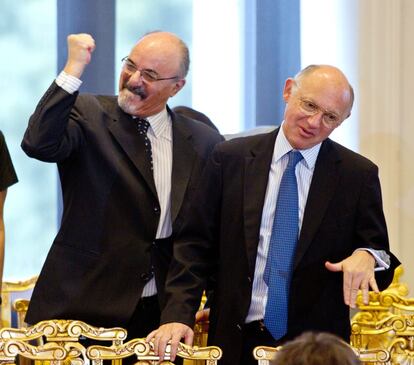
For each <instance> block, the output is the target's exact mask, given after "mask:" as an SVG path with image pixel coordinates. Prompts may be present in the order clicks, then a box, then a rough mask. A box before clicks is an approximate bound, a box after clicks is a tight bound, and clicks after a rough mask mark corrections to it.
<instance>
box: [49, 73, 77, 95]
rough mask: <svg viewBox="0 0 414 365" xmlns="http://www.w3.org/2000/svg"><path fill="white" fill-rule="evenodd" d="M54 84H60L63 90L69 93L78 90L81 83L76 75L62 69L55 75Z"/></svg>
mask: <svg viewBox="0 0 414 365" xmlns="http://www.w3.org/2000/svg"><path fill="white" fill-rule="evenodd" d="M55 81H56V84H57V85H58V86H60V87H61V88H62V89H63V90H65V91H66V92H68V93H69V94H73V93H75V92H76V91H78V90H79V88H80V86H81V85H82V81H81V80H79V79H78V78H77V77H75V76H72V75H69V74H67V73H66V72H65V71H62V72H61V73H60V74H59V75H58V77H56V80H55Z"/></svg>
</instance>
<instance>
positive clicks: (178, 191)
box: [171, 114, 196, 223]
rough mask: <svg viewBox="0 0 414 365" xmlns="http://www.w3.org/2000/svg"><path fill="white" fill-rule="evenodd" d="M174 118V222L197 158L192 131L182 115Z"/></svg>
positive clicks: (172, 216)
mask: <svg viewBox="0 0 414 365" xmlns="http://www.w3.org/2000/svg"><path fill="white" fill-rule="evenodd" d="M172 118H173V166H172V176H171V221H172V222H173V223H174V221H175V219H176V218H177V215H178V212H179V211H180V208H181V206H182V204H183V200H184V195H185V192H186V190H187V186H188V183H189V180H190V177H191V173H192V171H193V164H194V161H195V158H196V152H195V150H194V146H193V145H192V143H191V131H190V130H189V129H188V128H186V126H185V125H184V124H183V123H182V122H181V120H180V119H181V118H180V116H178V115H176V114H172Z"/></svg>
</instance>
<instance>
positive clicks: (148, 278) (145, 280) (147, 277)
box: [140, 272, 152, 282]
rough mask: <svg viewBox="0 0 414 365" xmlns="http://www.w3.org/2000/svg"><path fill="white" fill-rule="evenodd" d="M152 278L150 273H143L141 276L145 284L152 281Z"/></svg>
mask: <svg viewBox="0 0 414 365" xmlns="http://www.w3.org/2000/svg"><path fill="white" fill-rule="evenodd" d="M151 277H152V274H151V273H148V272H143V273H142V274H141V275H140V278H141V280H142V281H144V282H147V281H150V279H151Z"/></svg>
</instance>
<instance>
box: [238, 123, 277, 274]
mask: <svg viewBox="0 0 414 365" xmlns="http://www.w3.org/2000/svg"><path fill="white" fill-rule="evenodd" d="M278 131H279V128H278V129H277V130H275V131H273V132H271V133H267V134H264V135H263V138H262V139H260V140H259V141H258V142H257V143H256V144H255V146H253V147H252V149H251V150H250V155H249V156H247V157H246V158H245V164H244V172H245V182H244V234H245V243H246V252H247V258H248V263H249V270H250V273H251V275H253V272H254V265H255V260H256V253H257V246H258V243H259V235H260V224H261V219H262V211H263V205H264V199H265V195H266V188H267V182H268V178H269V170H270V165H271V162H272V156H273V149H274V144H275V140H276V135H277V133H278Z"/></svg>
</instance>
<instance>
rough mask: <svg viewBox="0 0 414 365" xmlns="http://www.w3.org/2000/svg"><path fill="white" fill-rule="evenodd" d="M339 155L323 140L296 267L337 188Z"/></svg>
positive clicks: (296, 257) (304, 217) (300, 238)
mask: <svg viewBox="0 0 414 365" xmlns="http://www.w3.org/2000/svg"><path fill="white" fill-rule="evenodd" d="M338 161H339V160H338V157H337V155H336V153H335V150H334V149H333V148H332V143H331V141H330V140H326V141H325V142H323V144H322V146H321V149H320V151H319V155H318V158H317V160H316V165H315V171H314V173H313V178H312V182H311V186H310V188H309V193H308V199H307V202H306V207H305V212H304V215H303V222H302V229H301V233H300V237H299V241H298V244H297V249H296V253H295V261H294V269H296V267H297V266H298V264H299V262H300V261H301V259H302V257H303V255H304V254H305V252H306V250H307V249H308V247H309V245H310V243H311V242H312V239H313V237H314V235H315V233H316V231H317V229H318V228H319V226H320V224H321V221H322V219H323V217H324V215H325V213H326V209H327V208H328V205H329V202H330V201H331V199H332V196H333V194H334V192H335V190H336V186H337V181H338V174H337V167H338V166H337V165H338Z"/></svg>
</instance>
